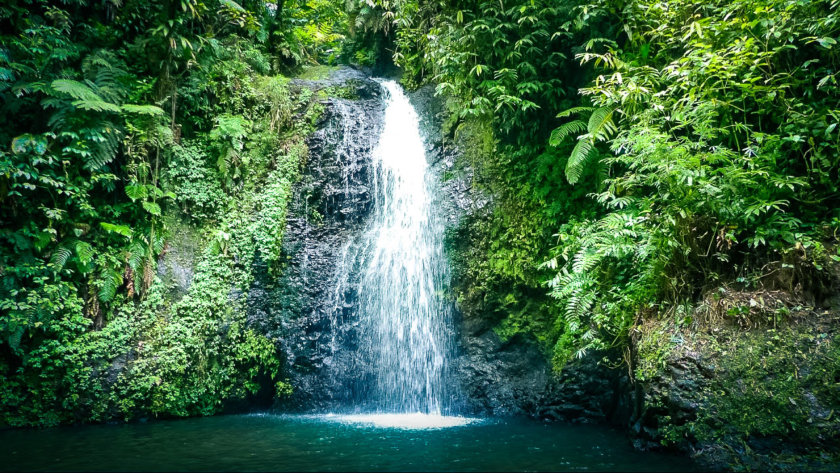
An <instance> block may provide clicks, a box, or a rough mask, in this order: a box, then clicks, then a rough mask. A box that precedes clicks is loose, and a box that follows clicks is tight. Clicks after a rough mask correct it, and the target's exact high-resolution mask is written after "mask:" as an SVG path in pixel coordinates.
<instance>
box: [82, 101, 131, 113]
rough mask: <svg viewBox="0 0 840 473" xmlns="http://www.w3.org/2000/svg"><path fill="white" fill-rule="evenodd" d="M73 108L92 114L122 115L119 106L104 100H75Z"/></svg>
mask: <svg viewBox="0 0 840 473" xmlns="http://www.w3.org/2000/svg"><path fill="white" fill-rule="evenodd" d="M73 106H74V107H76V108H81V109H82V110H88V111H91V112H113V113H120V112H121V111H122V109H121V108H120V107H119V106H118V105H114V104H112V103H109V102H106V101H104V100H74V101H73Z"/></svg>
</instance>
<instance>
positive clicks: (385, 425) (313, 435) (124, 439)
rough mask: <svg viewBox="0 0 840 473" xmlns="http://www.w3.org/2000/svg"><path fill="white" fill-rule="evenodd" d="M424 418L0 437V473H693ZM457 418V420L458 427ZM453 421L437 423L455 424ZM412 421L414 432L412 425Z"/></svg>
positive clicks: (490, 422)
mask: <svg viewBox="0 0 840 473" xmlns="http://www.w3.org/2000/svg"><path fill="white" fill-rule="evenodd" d="M422 417H424V416H423V415H422V414H421V415H418V414H396V415H387V414H379V415H376V414H374V415H371V414H364V415H340V414H326V415H274V414H250V415H227V416H215V417H203V418H192V419H184V420H167V421H154V422H147V423H132V424H117V425H87V426H79V427H58V428H52V429H43V430H6V431H0V446H2V447H0V470H1V471H11V470H24V471H45V470H48V471H694V470H696V469H697V467H696V466H695V465H693V464H692V463H691V461H690V460H689V459H687V458H685V457H678V456H671V455H665V454H658V453H650V452H639V451H636V450H635V449H633V447H632V446H631V445H630V442H629V440H628V439H627V437H626V436H624V435H623V434H622V433H621V432H619V431H617V430H613V429H610V428H607V427H603V426H594V425H569V424H561V423H544V422H538V421H533V420H529V419H521V418H495V419H494V418H490V419H470V418H463V417H443V419H448V420H447V421H446V422H441V418H440V417H439V416H431V417H430V418H427V419H425V420H424V419H422ZM456 421H457V422H456ZM455 423H459V424H460V425H445V424H455ZM412 424H413V426H412Z"/></svg>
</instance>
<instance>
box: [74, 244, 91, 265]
mask: <svg viewBox="0 0 840 473" xmlns="http://www.w3.org/2000/svg"><path fill="white" fill-rule="evenodd" d="M76 256H78V257H79V261H80V262H81V263H82V264H83V265H85V266H87V265H88V264H89V263H90V262H91V261H93V247H92V246H91V245H90V243H87V242H84V241H80V242H78V243H76Z"/></svg>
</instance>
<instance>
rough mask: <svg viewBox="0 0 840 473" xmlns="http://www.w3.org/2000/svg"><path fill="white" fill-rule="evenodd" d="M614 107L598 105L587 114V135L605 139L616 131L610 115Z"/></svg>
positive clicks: (600, 139)
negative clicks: (598, 106) (590, 113)
mask: <svg viewBox="0 0 840 473" xmlns="http://www.w3.org/2000/svg"><path fill="white" fill-rule="evenodd" d="M614 111H615V108H613V107H600V108H598V109H596V110H595V111H593V112H592V115H590V116H589V123H588V124H587V125H586V128H587V131H588V132H589V136H590V137H591V139H593V140H598V141H606V140H607V139H609V137H610V135H612V134H613V133H615V132H616V131H617V129H616V126H615V124H614V123H613V120H612V116H613V112H614Z"/></svg>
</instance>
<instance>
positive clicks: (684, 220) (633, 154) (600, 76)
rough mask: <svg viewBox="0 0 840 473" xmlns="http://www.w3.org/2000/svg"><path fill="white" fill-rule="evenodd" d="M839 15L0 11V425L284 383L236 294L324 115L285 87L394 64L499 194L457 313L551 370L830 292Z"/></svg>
mask: <svg viewBox="0 0 840 473" xmlns="http://www.w3.org/2000/svg"><path fill="white" fill-rule="evenodd" d="M839 5H840V1H838V0H734V1H732V0H727V1H721V0H713V1H708V2H693V1H689V0H664V1H653V0H588V1H579V0H568V1H562V2H559V1H554V0H494V1H476V0H428V1H422V2H421V1H419V0H347V1H346V2H334V1H330V0H309V1H306V0H285V1H280V2H266V1H263V0H245V1H240V2H234V1H232V0H123V1H116V0H107V1H104V2H93V1H88V0H66V1H47V0H12V1H10V2H5V3H4V4H3V5H2V6H0V30H2V31H3V32H4V33H3V34H2V36H0V42H1V43H2V47H0V96H2V105H1V106H2V110H0V143H2V146H0V311H2V317H0V378H2V380H0V382H1V383H2V384H1V385H0V416H2V422H3V423H6V424H9V425H16V426H17V425H50V424H56V423H62V422H72V421H78V420H105V419H110V418H126V419H131V418H135V417H137V416H139V415H145V414H152V415H169V416H185V415H196V414H210V413H214V412H218V411H219V410H220V409H221V408H222V407H223V405H224V402H225V401H226V400H228V399H230V398H244V397H246V396H247V395H248V394H249V393H254V392H255V391H256V390H257V389H258V388H259V386H258V383H257V382H256V381H255V380H256V379H257V377H260V376H262V377H268V378H271V379H272V382H273V383H275V387H276V389H277V393H278V395H282V394H283V393H284V392H287V391H288V389H290V386H288V384H286V383H285V381H284V378H283V374H282V372H281V369H280V361H279V359H278V355H277V353H276V348H275V347H274V345H273V342H272V341H271V340H268V339H267V338H265V337H264V336H262V335H259V334H257V333H254V332H253V331H251V330H249V328H248V326H247V324H246V322H245V319H244V316H243V313H242V311H241V310H240V308H238V307H237V306H236V304H233V306H231V305H230V304H228V303H227V301H228V293H229V291H230V288H231V287H236V288H239V289H241V290H247V287H248V285H249V283H250V281H251V278H252V277H253V275H252V274H251V272H250V271H251V269H250V268H251V264H250V263H251V262H252V261H253V260H254V259H255V258H260V259H262V260H263V261H265V262H266V263H267V264H268V265H269V266H270V267H271V266H272V265H275V264H276V263H277V261H278V259H279V258H280V254H279V251H280V250H279V241H280V239H281V238H282V231H283V222H284V219H285V209H286V201H287V198H288V195H289V192H290V189H291V183H293V182H294V180H295V179H296V176H297V173H298V172H299V168H300V163H301V162H302V160H303V159H305V154H306V149H305V145H304V144H303V137H305V135H306V134H307V133H308V132H309V131H310V130H311V127H312V124H313V122H314V119H315V117H316V116H317V114H318V113H319V110H318V107H319V105H318V103H317V100H316V98H315V97H312V95H311V93H309V94H308V93H306V92H303V91H296V90H294V89H293V88H292V87H290V85H289V81H288V77H289V76H291V75H293V74H294V73H295V71H296V70H298V69H300V67H301V66H304V65H315V64H336V63H351V64H356V65H360V66H377V65H381V64H383V63H387V62H389V61H393V62H394V63H395V64H396V65H397V66H399V67H400V70H401V72H402V78H401V80H402V82H403V84H404V85H406V86H407V87H409V88H414V87H420V86H422V85H425V84H433V85H434V86H435V87H436V89H437V91H438V93H439V94H440V95H441V96H442V97H445V98H446V100H447V108H448V110H449V120H448V121H447V123H446V132H447V134H448V136H450V137H451V138H452V139H454V140H456V141H458V142H462V143H469V146H465V147H464V149H465V153H466V158H467V160H468V163H469V165H470V167H471V169H472V171H473V172H474V176H473V178H474V182H475V185H476V186H478V187H479V188H480V189H482V190H483V191H484V192H486V194H487V195H490V196H492V203H491V205H488V206H485V207H484V208H482V209H480V210H478V211H476V212H475V213H473V214H472V215H471V216H470V217H469V219H468V221H467V222H465V223H464V225H462V226H461V227H460V228H458V229H457V230H456V231H454V232H453V234H452V235H450V238H449V241H450V246H451V247H452V248H454V249H455V251H454V252H453V255H454V256H453V258H454V263H455V265H456V269H457V271H456V273H457V279H458V280H457V281H456V282H457V285H456V296H457V298H458V300H459V302H460V304H462V306H464V307H466V308H469V309H470V310H471V311H473V312H478V313H481V314H483V315H484V316H486V317H491V318H494V319H495V320H496V321H497V328H496V330H497V332H498V333H499V334H501V335H502V336H511V335H512V334H515V333H528V334H530V335H532V336H533V337H535V338H536V339H537V340H538V341H539V343H540V344H541V345H542V346H543V347H544V349H545V351H546V353H547V356H550V357H551V358H552V360H553V364H554V366H555V368H556V369H558V370H561V369H562V368H563V366H564V365H565V364H566V363H568V362H569V361H570V360H573V359H575V358H576V357H582V356H584V355H585V354H587V353H590V352H600V351H604V350H609V349H614V350H617V351H618V352H619V353H624V354H625V356H626V353H627V352H628V351H627V350H628V346H629V345H630V340H631V337H632V332H633V329H634V327H636V326H637V325H638V324H639V323H640V321H642V320H644V319H646V318H667V319H672V320H673V321H674V322H675V323H676V324H678V325H690V324H693V323H695V322H696V320H694V319H693V317H694V316H693V314H696V311H695V310H694V309H695V306H696V305H697V304H698V301H700V300H701V299H702V298H703V296H704V294H706V293H707V292H708V291H709V290H711V289H714V288H718V287H723V286H727V287H729V286H732V287H743V288H749V287H756V286H759V285H766V286H768V287H774V288H782V289H785V290H789V291H793V290H807V291H810V292H811V293H818V292H819V291H820V290H821V287H822V286H821V281H824V280H825V279H826V278H827V276H826V273H827V271H828V270H829V267H830V266H831V265H832V264H834V262H836V261H838V260H840V256H838V253H837V245H836V242H837V232H838V230H840V205H839V204H840V188H838V186H839V185H840V176H838V168H840V129H838V122H840V105H838V104H840V85H838V81H837V78H838V77H837V72H838V67H840V54H838V52H840V45H838V36H840V13H838V6H839ZM266 183H271V185H266ZM255 215H256V216H258V217H259V218H256V219H255V218H253V217H254V216H255ZM184 225H187V226H192V227H194V228H198V229H200V234H201V235H202V241H203V242H204V243H207V245H206V249H205V250H203V251H202V252H201V254H200V255H199V260H200V262H199V264H198V266H197V270H196V274H195V275H194V280H193V285H192V287H191V288H190V290H189V292H188V293H187V294H186V295H183V296H182V297H181V298H180V299H177V300H176V298H173V297H172V295H171V288H168V287H166V286H165V285H164V284H163V283H161V282H160V281H159V279H156V270H157V268H156V266H157V264H158V258H159V257H160V255H161V254H162V253H163V252H165V251H167V244H166V242H167V238H169V237H170V236H171V235H173V234H175V233H177V231H178V228H180V227H183V226H184ZM275 267H276V266H275ZM277 270H279V269H277ZM797 288H798V289H797ZM803 288H804V289H803ZM747 312H749V311H747ZM728 315H729V316H730V317H731V318H732V319H733V320H735V321H736V322H737V321H738V320H740V318H743V317H747V316H748V315H749V313H747V314H744V313H741V312H737V311H736V312H733V313H731V314H728ZM774 320H775V319H774ZM126 367H127V368H126ZM124 368H126V369H124ZM835 369H836V366H835ZM118 373H119V374H118Z"/></svg>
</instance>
